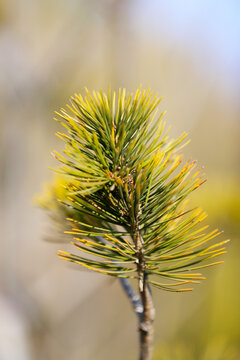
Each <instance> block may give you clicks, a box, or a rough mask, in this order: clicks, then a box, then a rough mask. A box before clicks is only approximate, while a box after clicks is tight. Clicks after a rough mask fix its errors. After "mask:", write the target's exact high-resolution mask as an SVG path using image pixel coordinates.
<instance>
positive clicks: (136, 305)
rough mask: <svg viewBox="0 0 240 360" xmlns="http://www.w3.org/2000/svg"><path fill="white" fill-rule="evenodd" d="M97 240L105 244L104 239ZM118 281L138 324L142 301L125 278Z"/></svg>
mask: <svg viewBox="0 0 240 360" xmlns="http://www.w3.org/2000/svg"><path fill="white" fill-rule="evenodd" d="M97 239H98V240H99V241H100V242H102V243H103V244H106V240H105V239H104V238H102V237H101V236H97ZM119 281H120V283H121V285H122V288H123V290H124V292H125V294H126V295H127V297H128V298H129V300H130V302H131V304H132V307H133V310H134V312H135V314H136V315H137V317H138V320H139V323H140V322H141V319H142V314H143V305H142V301H141V299H140V298H139V297H138V295H137V294H136V293H135V291H134V290H133V288H132V286H131V285H130V283H129V281H128V280H127V279H126V278H121V277H120V278H119Z"/></svg>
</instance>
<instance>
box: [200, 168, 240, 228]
mask: <svg viewBox="0 0 240 360" xmlns="http://www.w3.org/2000/svg"><path fill="white" fill-rule="evenodd" d="M193 201H194V202H196V203H197V204H200V205H201V206H203V207H204V209H206V211H207V212H208V214H209V217H210V219H211V221H214V222H215V223H216V224H221V226H223V227H228V229H229V230H230V229H231V231H233V232H235V231H238V230H239V227H240V187H239V178H238V177H236V176H232V177H230V176H227V175H224V174H219V175H218V176H217V175H216V174H214V175H213V176H211V175H209V176H208V182H207V186H206V187H205V188H204V189H203V191H202V192H201V194H197V193H195V194H194V195H193Z"/></svg>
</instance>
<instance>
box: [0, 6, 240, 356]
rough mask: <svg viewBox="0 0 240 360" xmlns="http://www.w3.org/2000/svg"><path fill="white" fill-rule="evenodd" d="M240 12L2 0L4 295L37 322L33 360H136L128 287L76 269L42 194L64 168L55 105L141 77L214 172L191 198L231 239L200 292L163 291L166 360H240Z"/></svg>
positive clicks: (32, 326) (191, 151) (161, 349)
mask: <svg viewBox="0 0 240 360" xmlns="http://www.w3.org/2000/svg"><path fill="white" fill-rule="evenodd" d="M238 14H239V3H238V2H236V1H231V0H230V1H226V0H225V1H223V2H219V3H218V4H217V5H216V2H209V1H206V0H204V1H195V2H187V4H184V6H183V5H182V2H179V1H173V2H163V1H151V2H144V1H141V0H139V1H136V0H132V1H131V0H121V1H119V0H111V1H110V0H92V1H86V0H80V1H76V0H69V1H64V0H48V1H46V0H44V1H29V0H21V1H15V0H9V1H4V0H0V52H1V57H0V110H1V123H0V126H1V135H2V139H1V140H2V141H1V152H0V166H1V178H0V182H1V221H2V224H1V231H2V234H1V244H0V247H1V248H0V292H1V296H8V298H7V301H8V303H9V304H10V305H11V306H12V307H13V309H14V310H16V309H17V310H16V311H17V314H18V315H19V318H20V319H21V326H19V328H21V329H22V328H23V326H22V324H25V325H26V328H27V329H28V330H27V332H26V338H27V339H28V342H29V348H31V351H32V352H31V354H32V355H31V356H30V360H32V359H34V360H42V359H44V360H45V359H47V360H56V359H58V360H68V359H71V360H79V359H82V360H103V359H104V360H106V359H114V360H121V359H123V358H127V357H128V356H129V354H133V356H132V357H131V359H135V358H136V354H135V352H134V351H135V348H136V347H135V342H134V341H137V336H138V334H137V333H136V332H135V318H134V316H133V314H132V312H131V309H130V308H129V304H128V303H127V300H126V299H125V297H124V295H123V294H122V292H121V289H119V287H118V284H117V283H116V284H115V283H112V282H111V283H108V282H107V281H106V282H105V283H101V288H98V286H97V284H99V277H97V275H96V278H95V277H94V276H93V275H91V276H89V275H87V274H86V273H84V274H83V275H82V274H81V272H78V271H76V270H73V269H72V268H69V271H66V268H65V266H64V264H59V263H61V262H60V261H59V260H58V259H57V256H56V252H57V250H58V248H59V245H56V244H51V245H49V244H46V243H45V242H44V241H42V238H43V237H44V234H47V236H45V237H49V236H51V235H50V234H52V232H53V229H49V224H48V223H47V220H46V218H43V216H42V215H41V214H40V213H41V211H38V209H33V207H32V202H31V199H32V197H33V194H34V193H36V192H38V191H40V189H41V187H42V183H43V182H47V179H48V178H49V177H50V176H51V175H50V171H48V170H47V166H51V167H55V165H56V164H53V159H51V157H50V156H49V154H50V152H51V151H52V150H53V149H54V148H59V147H60V145H59V142H57V141H56V139H55V136H54V132H55V131H56V130H57V123H55V122H54V121H53V120H52V118H53V112H54V110H55V109H58V108H59V106H61V105H62V104H65V103H67V102H68V98H69V95H70V94H72V93H74V92H78V93H79V92H82V91H83V89H84V86H87V87H88V88H89V89H90V90H91V89H92V88H102V89H104V90H107V88H108V86H109V85H110V86H111V87H112V88H114V89H116V90H117V89H118V88H119V87H127V88H128V89H129V90H135V89H136V88H137V87H138V86H139V84H140V83H142V86H143V88H148V87H151V88H152V89H153V90H154V91H157V92H159V95H160V96H162V95H163V107H162V110H167V111H168V112H167V122H168V123H169V124H172V125H173V128H172V131H173V133H174V134H177V135H179V134H180V133H181V132H182V131H187V132H190V136H189V137H190V138H191V139H192V142H191V143H190V145H189V146H188V147H187V148H186V151H187V154H188V155H187V156H188V157H189V158H193V159H197V160H198V161H199V164H200V165H204V167H205V169H206V178H207V180H208V181H207V183H206V184H205V185H204V186H203V187H201V188H200V189H199V190H198V191H196V193H195V194H193V195H194V196H193V201H194V202H195V203H196V204H197V205H199V206H201V207H202V208H203V209H204V210H206V211H207V212H208V214H209V219H208V223H209V224H212V225H211V226H212V227H213V228H214V227H219V228H220V229H221V230H222V229H223V230H224V231H225V237H226V238H230V239H231V242H230V243H229V245H228V254H226V255H227V256H226V258H225V263H224V264H223V265H221V266H219V267H218V268H216V269H214V271H212V270H211V269H209V271H208V272H207V280H206V281H205V282H204V284H202V285H199V287H197V288H196V289H195V290H194V292H193V293H191V294H190V295H187V294H184V296H182V295H179V296H175V295H174V294H170V295H165V294H164V295H160V296H158V295H157V296H155V302H156V305H157V319H156V322H155V325H156V328H157V331H156V335H155V344H156V354H155V359H156V360H161V359H163V360H165V359H171V360H181V359H186V360H188V359H191V360H196V359H202V360H215V359H216V360H221V359H224V360H227V359H229V360H231V359H234V360H237V359H239V358H240V350H239V343H240V334H239V332H240V325H239V324H240V318H239V317H240V315H239V308H240V306H239V304H240V289H239V275H240V271H239V258H240V246H239V242H240V232H239V230H240V221H239V216H240V211H239V202H240V200H239V188H240V187H239V180H240V152H239V137H240V123H239V116H240V108H239V53H240V51H239V20H238V18H237V17H238ZM61 146H62V145H61ZM184 153H185V151H184ZM186 160H187V159H186ZM54 206H55V205H54ZM51 231H52V232H51ZM60 231H61V230H60ZM55 240H56V239H55ZM81 276H82V278H81V284H82V285H81V286H80V280H79V278H80V277H81ZM106 287H107V290H108V291H106ZM94 289H95V290H94ZM84 293H85V294H86V297H84V296H83V294H84ZM105 293H108V295H107V296H105ZM99 309H100V311H99ZM0 311H1V306H0ZM13 314H15V312H13ZM13 316H15V317H16V318H17V316H16V315H13ZM116 321H117V322H118V324H119V326H118V328H116ZM6 323H7V322H6V321H5V322H2V323H1V324H0V329H1V331H2V332H1V337H0V358H1V354H2V353H1V349H2V346H3V344H5V345H6V344H8V342H7V341H6V336H7V332H6V331H5V328H4V326H5V325H6ZM9 323H10V322H9ZM87 323H88V324H89V326H86V324H87ZM102 324H104V326H105V329H104V331H103V325H102ZM20 338H21V337H20V336H19V339H20ZM122 344H124V346H122ZM10 350H12V351H13V350H15V351H16V354H15V357H14V356H13V358H15V359H18V360H22V359H23V360H25V359H28V358H29V357H27V356H25V357H22V358H21V356H20V351H19V349H18V347H17V346H14V347H13V346H12V343H11V344H10V346H9V349H8V351H10ZM9 358H10V355H9V356H8V359H9ZM1 360H2V359H1ZM4 360H5V359H4Z"/></svg>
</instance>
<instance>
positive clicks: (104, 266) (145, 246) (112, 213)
mask: <svg viewBox="0 0 240 360" xmlns="http://www.w3.org/2000/svg"><path fill="white" fill-rule="evenodd" d="M160 100H161V99H158V97H157V96H152V93H151V92H150V90H148V91H141V90H140V89H138V90H137V92H136V93H135V94H134V95H133V94H128V93H126V91H125V89H123V90H119V94H118V96H116V93H115V92H112V91H110V90H109V92H108V93H107V94H105V93H102V92H93V93H92V94H91V93H90V92H88V91H87V94H86V96H85V97H84V98H83V97H82V96H81V95H74V96H73V97H72V98H71V105H70V106H67V110H64V109H61V111H60V112H59V113H57V115H58V119H57V120H58V121H60V122H61V124H62V125H63V127H64V128H65V130H66V131H65V132H63V133H58V134H57V135H58V136H59V137H60V138H61V139H62V140H63V141H64V142H65V148H64V151H63V153H62V154H60V153H58V152H57V151H55V152H54V156H55V157H56V159H58V160H59V161H60V162H61V163H62V165H61V166H60V167H59V169H57V171H58V172H59V173H61V174H62V176H64V177H65V181H64V197H63V196H62V197H61V198H60V199H59V201H60V204H61V207H63V208H66V213H67V214H71V216H70V217H68V219H67V221H68V222H69V224H70V225H71V229H70V230H69V231H67V233H68V234H70V235H71V236H73V240H74V241H73V244H74V246H75V247H76V252H74V253H67V252H64V251H60V252H59V256H60V257H61V258H63V259H65V260H69V261H71V262H75V263H77V264H79V265H81V266H83V267H85V268H87V269H90V270H94V271H97V272H99V273H103V274H107V275H111V276H117V277H125V278H135V279H137V280H138V283H139V288H140V290H141V289H142V287H143V279H144V276H145V279H147V282H148V284H152V285H153V286H155V287H157V288H159V289H163V290H168V291H188V290H191V289H192V287H191V284H194V283H198V282H199V281H200V280H202V279H203V278H204V277H203V276H202V274H201V269H202V268H204V267H207V266H211V265H215V264H219V263H221V261H215V260H214V258H215V257H218V256H219V255H221V254H223V253H225V247H224V245H225V243H226V241H220V242H217V243H216V242H215V241H214V242H212V240H213V239H214V238H215V237H216V236H218V235H219V234H220V232H219V231H218V230H213V231H210V232H209V231H208V230H207V226H206V225H201V223H202V221H203V220H204V219H205V218H206V214H205V213H204V212H203V211H202V210H201V209H200V208H195V209H191V208H190V207H189V205H187V198H188V196H189V194H190V193H191V192H192V191H194V190H195V189H197V188H198V187H199V186H200V185H201V184H202V183H203V182H204V180H203V179H202V177H201V169H198V168H197V165H196V162H194V161H187V162H186V163H184V162H183V156H182V154H181V152H180V149H181V148H182V147H183V146H184V145H185V144H186V137H187V134H185V133H184V134H182V135H181V136H180V137H179V138H177V139H172V138H170V137H169V129H166V124H165V122H164V120H163V116H164V113H162V114H160V115H158V104H159V102H160ZM66 228H67V227H66ZM202 263H203V264H202ZM189 285H190V286H189Z"/></svg>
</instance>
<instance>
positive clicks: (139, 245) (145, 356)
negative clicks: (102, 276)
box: [134, 227, 155, 360]
mask: <svg viewBox="0 0 240 360" xmlns="http://www.w3.org/2000/svg"><path fill="white" fill-rule="evenodd" d="M134 242H135V246H136V252H137V259H138V262H137V270H138V287H139V294H140V298H141V301H142V306H143V312H142V314H141V316H140V321H139V333H140V355H139V360H151V358H152V343H153V321H154V315H155V309H154V305H153V299H152V294H151V290H150V287H149V284H148V282H147V272H146V269H145V261H144V249H143V238H142V236H141V233H140V231H139V230H138V229H137V227H136V229H135V231H134Z"/></svg>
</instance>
